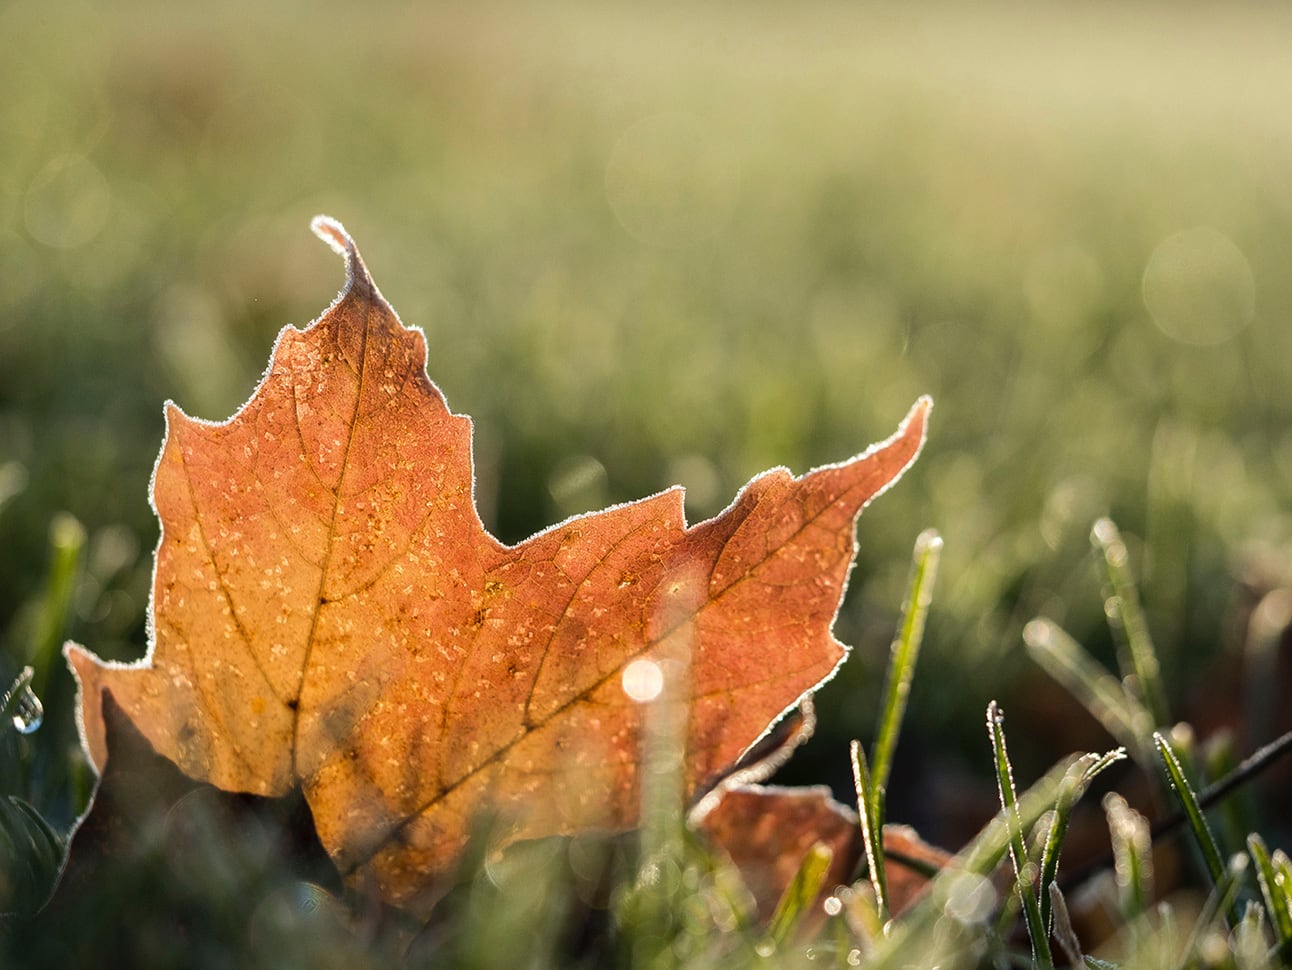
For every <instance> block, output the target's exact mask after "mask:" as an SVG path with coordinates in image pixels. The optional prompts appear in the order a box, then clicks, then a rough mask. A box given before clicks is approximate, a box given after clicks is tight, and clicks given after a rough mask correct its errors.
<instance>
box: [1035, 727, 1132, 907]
mask: <svg viewBox="0 0 1292 970" xmlns="http://www.w3.org/2000/svg"><path fill="white" fill-rule="evenodd" d="M1125 757H1126V749H1125V748H1117V749H1116V750H1113V751H1109V752H1107V753H1106V754H1102V755H1097V754H1086V755H1082V756H1081V757H1080V758H1078V759H1077V760H1076V761H1075V762H1073V764H1072V767H1071V768H1069V769H1068V775H1067V776H1066V777H1065V778H1064V784H1063V785H1062V786H1061V787H1060V789H1059V796H1058V799H1057V800H1056V801H1055V805H1054V816H1053V819H1052V821H1051V822H1050V830H1049V832H1048V833H1046V837H1045V848H1044V849H1043V850H1042V852H1041V882H1040V889H1039V896H1040V900H1041V922H1042V924H1044V925H1045V926H1051V925H1052V922H1053V921H1052V919H1051V915H1052V912H1053V911H1052V909H1051V902H1052V900H1051V892H1050V887H1051V886H1053V885H1054V884H1055V879H1056V878H1057V876H1058V873H1059V853H1060V851H1061V850H1062V849H1063V839H1064V836H1066V835H1067V832H1068V821H1069V819H1070V818H1071V816H1072V809H1073V806H1075V805H1076V803H1077V801H1078V800H1079V799H1080V798H1081V796H1082V795H1084V794H1085V792H1086V789H1087V788H1088V787H1089V786H1090V782H1091V781H1092V780H1094V778H1095V776H1096V775H1098V774H1099V773H1100V772H1101V771H1103V770H1104V769H1105V768H1107V767H1108V766H1109V765H1112V764H1115V763H1116V762H1118V761H1121V760H1122V759H1123V758H1125Z"/></svg>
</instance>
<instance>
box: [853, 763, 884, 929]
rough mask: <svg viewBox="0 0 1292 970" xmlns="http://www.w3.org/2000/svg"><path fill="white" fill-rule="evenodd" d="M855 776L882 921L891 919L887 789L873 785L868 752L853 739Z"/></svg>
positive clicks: (877, 915)
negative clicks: (886, 857)
mask: <svg viewBox="0 0 1292 970" xmlns="http://www.w3.org/2000/svg"><path fill="white" fill-rule="evenodd" d="M851 753H852V780H853V784H854V785H855V786H856V788H857V813H858V815H860V817H861V838H862V843H863V845H864V846H865V849H866V870H867V873H868V875H869V877H870V885H871V886H872V887H873V888H874V890H875V911H876V917H877V918H878V920H879V925H880V926H883V925H884V924H885V923H886V922H888V881H887V879H886V878H885V875H884V820H883V816H882V815H881V814H880V812H882V811H883V806H884V791H883V789H876V788H875V787H874V780H873V778H872V776H871V774H870V772H869V770H868V769H867V767H866V752H865V751H863V750H862V748H861V743H860V742H859V741H853V742H852V747H851Z"/></svg>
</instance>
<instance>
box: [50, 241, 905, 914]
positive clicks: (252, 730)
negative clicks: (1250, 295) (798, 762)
mask: <svg viewBox="0 0 1292 970" xmlns="http://www.w3.org/2000/svg"><path fill="white" fill-rule="evenodd" d="M314 228H315V231H316V232H318V233H319V235H320V236H322V237H323V238H324V239H325V240H327V241H328V242H329V243H331V244H332V245H333V247H334V248H336V249H337V251H338V252H340V253H341V254H342V255H343V256H344V257H345V259H346V265H347V276H348V281H347V285H346V287H345V289H344V290H343V291H342V293H341V295H340V296H339V297H338V298H337V300H336V301H335V302H334V303H333V304H332V306H331V307H330V308H329V309H328V310H327V312H325V313H324V314H323V316H322V317H321V318H319V320H317V321H316V322H315V323H314V324H312V325H311V326H310V327H308V328H307V329H305V330H303V331H301V330H297V329H294V328H291V327H289V328H286V329H284V330H283V331H282V333H281V334H280V335H279V338H278V342H277V344H276V345H275V348H274V353H273V359H272V362H271V366H270V369H269V371H268V373H267V374H266V376H265V378H264V380H263V381H262V383H261V384H260V386H259V387H258V388H257V390H256V391H255V393H254V394H253V395H252V397H251V399H250V400H249V401H248V403H247V404H246V405H244V406H243V407H242V409H241V410H239V412H238V413H237V414H235V415H234V416H233V417H232V418H230V419H229V420H228V421H226V422H224V423H222V424H211V423H208V422H204V421H199V420H195V419H193V418H189V417H187V416H186V415H184V414H183V413H182V412H181V411H180V410H179V409H178V408H177V407H175V406H174V405H168V406H167V409H166V418H167V434H166V440H165V444H164V446H163V448H162V453H161V456H160V458H159V459H158V462H157V468H156V472H155V475H154V480H153V504H154V506H155V508H156V510H157V514H158V516H159V518H160V519H161V523H162V537H161V541H160V544H159V546H158V550H157V561H156V569H155V574H154V586H153V601H152V610H151V613H150V616H151V623H152V631H151V640H152V643H151V646H150V648H149V652H148V656H147V657H146V658H145V659H144V660H143V661H141V662H139V663H137V664H133V665H129V666H124V665H120V664H111V663H105V662H103V661H100V660H98V659H97V658H96V657H94V656H92V655H91V654H89V653H88V652H86V651H84V650H82V649H81V648H79V647H75V646H71V647H69V649H68V651H67V654H68V659H69V661H70V662H71V664H72V666H73V668H74V670H75V672H76V674H77V677H78V679H79V681H80V684H81V688H82V710H81V717H82V730H83V737H84V740H85V743H86V746H87V748H88V750H89V751H90V753H91V756H92V758H93V760H94V762H95V764H96V765H99V766H102V764H103V761H104V756H105V740H104V727H103V716H102V693H103V691H107V692H110V693H111V695H112V696H113V698H114V699H115V701H116V703H117V704H119V705H120V706H121V708H122V709H123V710H124V711H125V712H126V714H127V715H128V717H129V718H130V720H131V721H132V722H133V723H134V724H135V725H136V726H137V727H138V729H139V731H140V732H141V733H142V734H143V735H144V736H145V737H146V738H147V739H148V741H149V742H150V743H151V744H152V746H153V747H155V748H156V750H157V751H158V752H160V753H161V754H162V755H163V756H165V757H166V758H168V759H170V760H171V761H173V762H174V763H175V764H177V765H178V766H179V767H180V768H182V769H183V771H184V772H185V773H186V774H188V775H189V776H191V777H193V778H195V779H198V780H202V781H209V782H211V783H212V784H214V785H217V786H219V787H221V788H225V789H228V790H232V791H242V792H249V793H254V794H259V795H279V794H283V793H285V792H287V791H289V790H290V789H292V788H293V786H295V785H297V784H299V785H300V786H301V787H302V788H303V790H304V792H305V796H306V798H307V800H308V802H309V805H310V808H311V811H312V813H313V817H314V821H315V826H316V828H317V830H318V834H319V837H320V839H321V841H322V843H323V844H324V846H326V848H327V849H328V851H329V853H330V854H331V856H332V858H333V860H334V862H335V863H336V865H337V867H338V868H339V869H340V870H341V872H342V873H343V874H344V875H346V876H347V877H348V878H350V879H351V880H352V881H354V882H358V883H362V884H365V885H369V884H372V885H375V886H376V887H377V888H378V890H379V891H380V893H381V895H382V896H383V897H384V898H385V899H387V900H388V901H390V902H393V903H395V904H397V905H402V906H404V907H406V908H409V909H412V910H415V911H422V910H424V909H425V907H426V906H427V905H428V904H429V903H430V902H431V901H433V899H434V896H435V893H436V884H437V879H438V877H439V876H440V875H442V874H443V873H444V872H446V871H447V870H448V869H450V868H451V867H452V865H453V864H454V861H455V860H456V858H457V855H458V853H459V852H460V850H461V847H462V845H463V843H464V840H465V838H466V834H467V829H468V823H469V820H470V818H471V816H472V814H473V813H474V812H475V811H476V810H477V809H478V808H479V807H480V806H481V805H482V804H486V803H487V804H490V805H492V806H493V807H494V808H497V809H501V810H504V811H508V812H514V813H515V814H516V817H517V820H518V821H517V828H516V829H515V832H514V835H515V836H516V837H529V836H539V835H545V834H553V833H561V832H571V831H575V830H578V829H579V828H582V827H585V826H590V825H597V826H606V827H610V828H627V827H631V826H632V825H633V824H634V823H635V821H636V814H637V808H638V801H639V781H640V778H639V775H640V770H641V769H640V764H639V758H640V750H641V733H642V722H643V716H644V715H643V712H644V709H645V708H644V705H641V704H638V703H636V702H634V700H633V699H632V698H630V697H629V696H628V694H627V693H625V686H628V687H630V688H633V689H634V690H639V689H644V690H648V691H649V690H653V689H654V688H655V687H657V686H658V684H659V682H660V681H661V679H663V680H667V682H668V684H669V690H670V691H671V692H672V693H671V695H670V696H672V697H673V699H674V700H677V701H679V702H681V703H683V704H684V705H685V737H684V745H685V757H684V761H683V775H684V783H685V787H686V790H687V793H688V795H694V794H695V793H697V792H699V791H702V790H703V789H704V788H706V787H707V786H709V785H711V784H712V783H713V782H714V781H716V780H717V779H719V778H720V777H722V776H723V775H724V774H725V773H726V772H727V771H728V770H729V768H730V766H731V765H732V764H733V763H734V762H736V761H737V759H738V758H739V757H740V756H741V754H742V752H744V751H745V750H746V749H747V748H749V746H750V745H751V744H753V743H754V742H755V741H756V740H758V739H759V737H761V736H762V735H763V734H764V732H766V731H767V729H768V727H769V725H771V724H773V723H775V722H776V720H777V719H778V718H779V717H780V716H781V715H782V714H784V713H785V712H786V711H787V710H789V709H790V708H792V707H794V705H795V704H796V703H798V702H799V700H800V699H801V698H803V697H804V696H805V695H807V694H809V693H810V692H811V691H813V690H815V689H816V688H817V687H818V686H819V685H820V684H821V683H822V682H823V681H825V680H826V679H828V678H829V677H830V676H831V675H832V674H833V673H834V671H835V670H836V668H837V667H838V665H839V663H840V662H841V661H842V660H843V657H844V655H845V649H844V647H843V646H842V645H841V644H839V643H838V641H836V640H835V639H834V637H833V636H832V635H831V632H830V628H831V625H832V623H833V621H834V616H835V612H836V610H837V608H838V605H839V602H840V599H841V597H842V594H843V589H844V585H845V582H846V579H847V575H848V570H849V568H850V565H851V563H852V558H853V554H854V552H855V542H854V538H853V525H854V522H855V519H856V517H857V515H858V513H859V512H860V510H861V509H862V507H863V506H865V505H866V504H867V503H868V502H869V501H870V500H871V499H872V498H873V497H874V496H876V495H877V494H879V493H880V492H882V491H883V490H884V489H885V488H887V487H888V486H889V485H890V484H891V483H892V482H893V481H894V480H895V479H896V478H897V477H898V476H899V475H900V474H901V472H902V471H903V470H904V469H905V468H906V467H907V466H908V465H909V464H910V463H911V462H912V461H913V460H914V458H915V456H916V455H917V453H918V452H919V449H920V447H921V444H922V442H923V439H924V429H925V420H926V416H927V413H928V409H929V406H930V403H929V401H928V399H926V398H925V399H921V400H920V401H919V402H918V403H917V404H916V405H915V407H914V408H913V410H912V411H911V413H910V415H908V416H907V418H906V420H905V421H904V422H903V424H902V426H901V428H900V429H899V431H898V432H897V434H895V435H894V436H893V437H892V438H890V439H889V440H888V441H886V442H884V443H883V444H882V445H879V446H876V447H874V448H872V449H871V450H869V451H867V452H866V453H864V454H862V455H859V456H857V457H856V458H853V459H851V460H849V461H846V462H843V463H841V464H839V465H833V466H827V467H824V468H820V469H817V470H815V471H813V472H810V473H808V474H807V475H804V476H802V477H799V478H796V477H794V476H792V475H791V474H790V473H789V472H788V471H786V470H785V469H774V470H772V471H769V472H766V473H764V474H762V475H760V476H758V477H757V478H755V479H754V480H753V481H751V482H750V483H749V484H748V485H747V486H746V487H745V488H744V489H743V490H742V491H741V493H740V494H739V495H738V496H737V498H736V500H735V502H734V503H733V504H732V505H731V506H730V507H729V508H728V509H727V510H725V511H724V512H723V513H722V514H720V515H719V516H717V517H716V518H713V519H710V520H708V521H706V522H702V523H700V524H698V525H695V526H690V527H688V526H687V524H686V522H685V519H684V516H683V509H682V490H681V489H680V488H672V489H669V490H667V491H665V492H661V493H660V494H658V495H655V496H652V497H650V498H647V499H643V500H641V501H638V502H632V503H628V504H625V505H620V506H616V507H614V508H611V509H607V510H606V511H604V512H599V513H594V514H589V515H585V516H580V517H576V518H573V519H570V520H568V521H566V522H564V523H561V524H560V525H558V526H555V527H553V528H551V529H549V530H547V531H545V532H541V533H539V534H538V535H536V536H534V537H533V538H531V539H528V540H526V541H524V542H522V543H520V544H518V545H516V546H512V547H509V546H506V545H504V544H502V543H500V542H499V541H498V540H496V539H495V538H493V536H491V535H489V533H488V532H486V531H485V529H484V527H483V526H482V524H481V522H480V519H479V516H478V514H477V511H476V508H475V503H474V499H473V495H472V484H473V466H472V459H471V422H470V420H469V419H468V418H466V417H463V416H461V415H455V414H453V413H451V412H450V411H449V410H448V408H447V406H446V405H445V402H444V399H443V397H442V395H441V394H440V391H439V389H438V388H436V387H435V385H434V384H433V383H431V381H430V380H429V378H428V377H427V375H426V372H425V363H426V344H425V339H424V337H423V335H422V333H421V332H420V331H417V330H410V329H407V328H405V327H404V326H403V325H402V324H401V323H400V322H399V319H398V318H397V317H396V315H395V313H394V311H393V310H392V309H391V308H390V306H389V305H388V304H387V303H386V302H385V300H384V299H383V298H382V297H381V295H380V293H379V292H378V290H377V288H376V286H375V285H374V283H373V282H372V279H371V278H370V276H369V275H368V271H367V269H366V268H365V266H364V264H363V261H362V259H361V258H360V257H359V254H358V252H357V251H356V249H355V248H354V244H353V242H351V240H350V238H349V236H347V235H346V234H345V231H344V230H343V229H342V228H341V226H340V225H339V224H338V223H335V222H333V221H331V220H328V219H324V218H320V219H317V220H315V223H314ZM676 669H681V670H683V671H684V673H685V676H682V677H678V676H676V674H675V670H676ZM665 675H667V676H665ZM626 681H627V683H626Z"/></svg>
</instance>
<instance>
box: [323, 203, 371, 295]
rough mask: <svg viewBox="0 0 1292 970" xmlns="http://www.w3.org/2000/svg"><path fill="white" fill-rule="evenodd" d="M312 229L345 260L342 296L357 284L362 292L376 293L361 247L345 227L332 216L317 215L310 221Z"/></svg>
mask: <svg viewBox="0 0 1292 970" xmlns="http://www.w3.org/2000/svg"><path fill="white" fill-rule="evenodd" d="M310 229H312V230H313V232H314V235H316V236H318V237H319V238H320V239H322V240H323V241H324V242H325V243H327V244H328V245H329V246H331V247H332V250H333V251H334V252H335V253H336V254H337V255H338V256H340V257H341V258H342V259H344V260H345V288H344V289H343V290H342V295H344V294H345V293H346V292H348V291H349V290H350V289H352V288H353V287H354V286H355V284H356V283H357V284H359V286H360V288H361V289H362V290H366V291H368V292H369V293H375V292H376V287H375V286H374V285H373V282H372V277H371V276H369V275H368V268H367V267H366V266H365V265H364V263H363V257H362V256H360V255H359V247H358V246H356V245H355V244H354V239H353V238H352V237H351V235H350V234H349V233H348V232H346V230H345V226H343V225H341V222H340V221H339V220H337V219H333V218H332V217H331V216H326V215H317V216H315V217H314V218H313V219H311V220H310Z"/></svg>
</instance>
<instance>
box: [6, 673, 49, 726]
mask: <svg viewBox="0 0 1292 970" xmlns="http://www.w3.org/2000/svg"><path fill="white" fill-rule="evenodd" d="M33 676H34V672H33V671H32V669H31V668H30V667H24V668H23V669H22V673H20V674H19V675H18V679H17V680H15V681H14V682H13V686H12V687H10V688H9V691H8V693H6V694H5V695H4V703H3V705H0V708H2V709H3V711H4V714H5V716H7V717H11V718H12V719H13V726H14V728H15V730H17V731H18V732H19V733H20V734H32V733H33V732H35V731H36V730H37V729H38V728H39V727H40V725H41V722H42V721H44V720H45V707H44V705H43V704H41V702H40V698H39V697H37V696H36V692H35V691H34V690H32V689H31V678H32V677H33Z"/></svg>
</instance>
